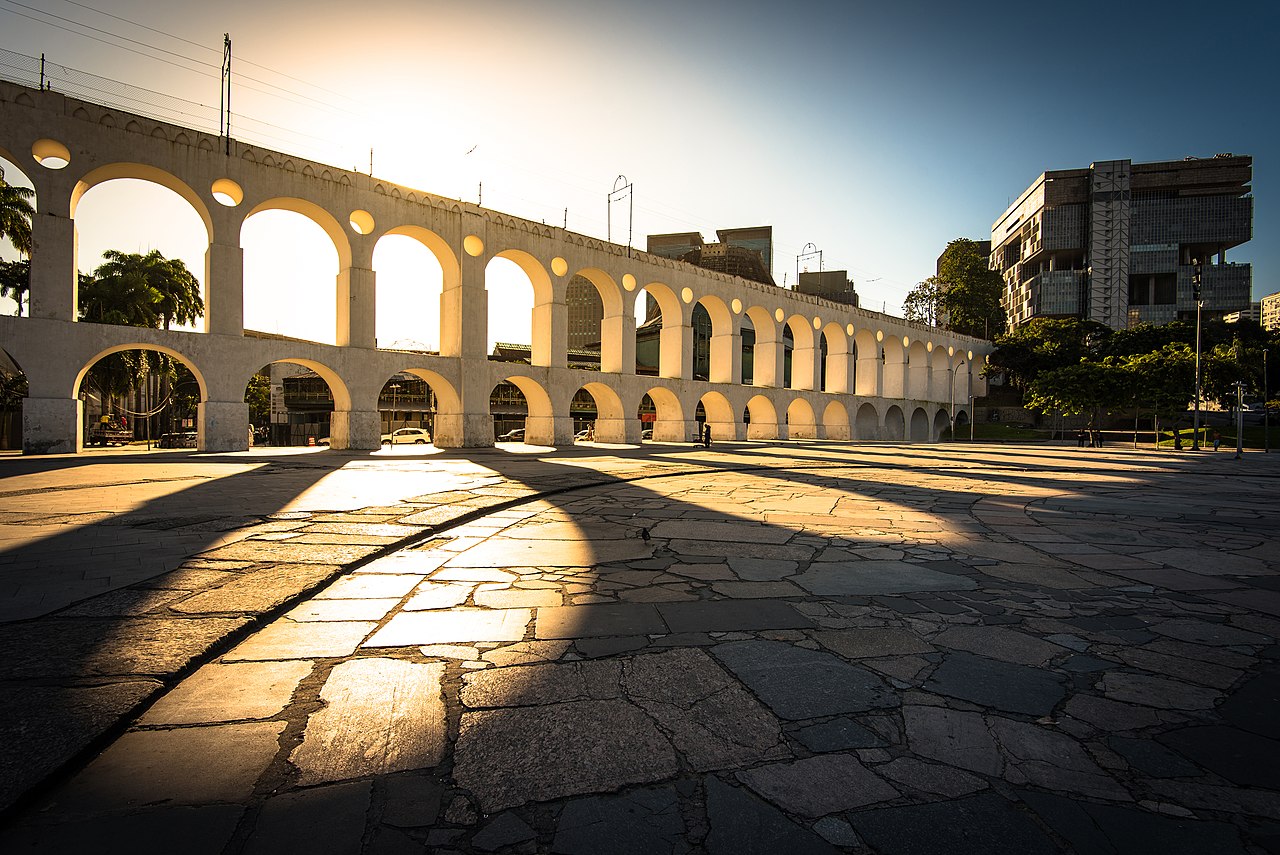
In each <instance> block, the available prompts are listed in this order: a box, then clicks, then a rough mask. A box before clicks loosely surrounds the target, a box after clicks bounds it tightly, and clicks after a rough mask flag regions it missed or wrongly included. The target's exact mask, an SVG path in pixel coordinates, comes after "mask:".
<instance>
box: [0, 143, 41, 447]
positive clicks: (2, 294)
mask: <svg viewBox="0 0 1280 855" xmlns="http://www.w3.org/2000/svg"><path fill="white" fill-rule="evenodd" d="M0 188H2V189H0V192H3V193H4V194H5V196H6V197H8V198H9V199H11V200H12V201H13V202H14V203H18V202H21V203H24V204H25V205H26V206H29V207H30V208H31V210H32V211H33V212H35V211H36V210H38V208H37V199H36V195H35V185H34V184H33V183H32V181H31V178H30V176H28V175H27V174H26V173H25V172H23V171H22V170H21V169H19V168H18V166H17V165H16V164H15V163H13V161H12V160H10V159H9V157H8V152H6V151H5V150H3V149H0ZM24 223H25V225H24ZM6 231H7V234H6V235H5V238H4V240H2V241H0V315H17V316H18V317H22V316H23V315H26V314H29V313H30V296H31V295H30V291H31V221H30V219H29V218H27V217H23V218H19V221H18V222H15V223H13V224H12V225H11V226H10V228H9V229H7V230H6ZM19 444H20V443H19ZM0 447H3V446H0Z"/></svg>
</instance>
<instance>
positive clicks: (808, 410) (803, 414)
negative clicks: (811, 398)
mask: <svg viewBox="0 0 1280 855" xmlns="http://www.w3.org/2000/svg"><path fill="white" fill-rule="evenodd" d="M787 438H788V439H817V438H818V419H817V416H816V415H814V412H813V405H812V404H810V403H809V402H808V400H806V399H805V398H794V399H792V401H791V403H790V404H788V405H787Z"/></svg>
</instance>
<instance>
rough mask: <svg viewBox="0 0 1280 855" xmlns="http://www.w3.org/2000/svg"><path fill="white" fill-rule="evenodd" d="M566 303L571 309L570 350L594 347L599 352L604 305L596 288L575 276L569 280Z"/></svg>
mask: <svg viewBox="0 0 1280 855" xmlns="http://www.w3.org/2000/svg"><path fill="white" fill-rule="evenodd" d="M565 302H566V303H567V304H568V307H569V349H570V350H581V349H584V348H589V347H594V348H595V349H596V350H599V349H600V321H602V320H603V319H604V303H602V302H601V301H600V292H599V291H597V290H596V286H595V285H593V284H591V280H590V279H588V278H587V277H585V276H574V277H573V278H572V279H570V280H569V286H568V290H567V291H566V292H565Z"/></svg>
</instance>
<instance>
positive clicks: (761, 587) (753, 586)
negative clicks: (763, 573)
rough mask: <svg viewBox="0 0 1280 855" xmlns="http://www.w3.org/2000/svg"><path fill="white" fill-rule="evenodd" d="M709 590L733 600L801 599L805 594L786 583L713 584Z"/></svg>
mask: <svg viewBox="0 0 1280 855" xmlns="http://www.w3.org/2000/svg"><path fill="white" fill-rule="evenodd" d="M711 590H713V591H715V592H716V593H717V594H721V595H723V596H726V597H733V598H735V599H743V598H781V597H803V596H805V595H806V592H805V591H804V590H802V589H801V588H797V587H796V586H795V585H793V584H791V583H790V582H786V581H775V582H715V583H713V584H712V585H711Z"/></svg>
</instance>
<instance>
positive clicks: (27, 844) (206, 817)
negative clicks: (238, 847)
mask: <svg viewBox="0 0 1280 855" xmlns="http://www.w3.org/2000/svg"><path fill="white" fill-rule="evenodd" d="M243 814H244V808H242V807H240V806H239V805H206V806H203V807H160V808H152V809H148V810H145V811H142V812H139V813H130V814H124V815H121V816H95V817H92V818H91V819H85V820H75V821H70V822H66V821H63V822H58V823H57V824H55V825H25V826H15V827H12V828H10V829H9V830H8V831H5V832H0V850H3V851H5V852H92V853H94V855H163V853H166V852H170V851H172V850H173V846H174V845H175V842H176V841H181V846H182V852H183V855H221V853H222V851H223V848H224V847H225V846H226V845H227V844H228V843H229V842H230V841H231V836H232V834H234V833H235V830H236V825H237V824H239V822H240V817H241V816H242V815H243Z"/></svg>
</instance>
